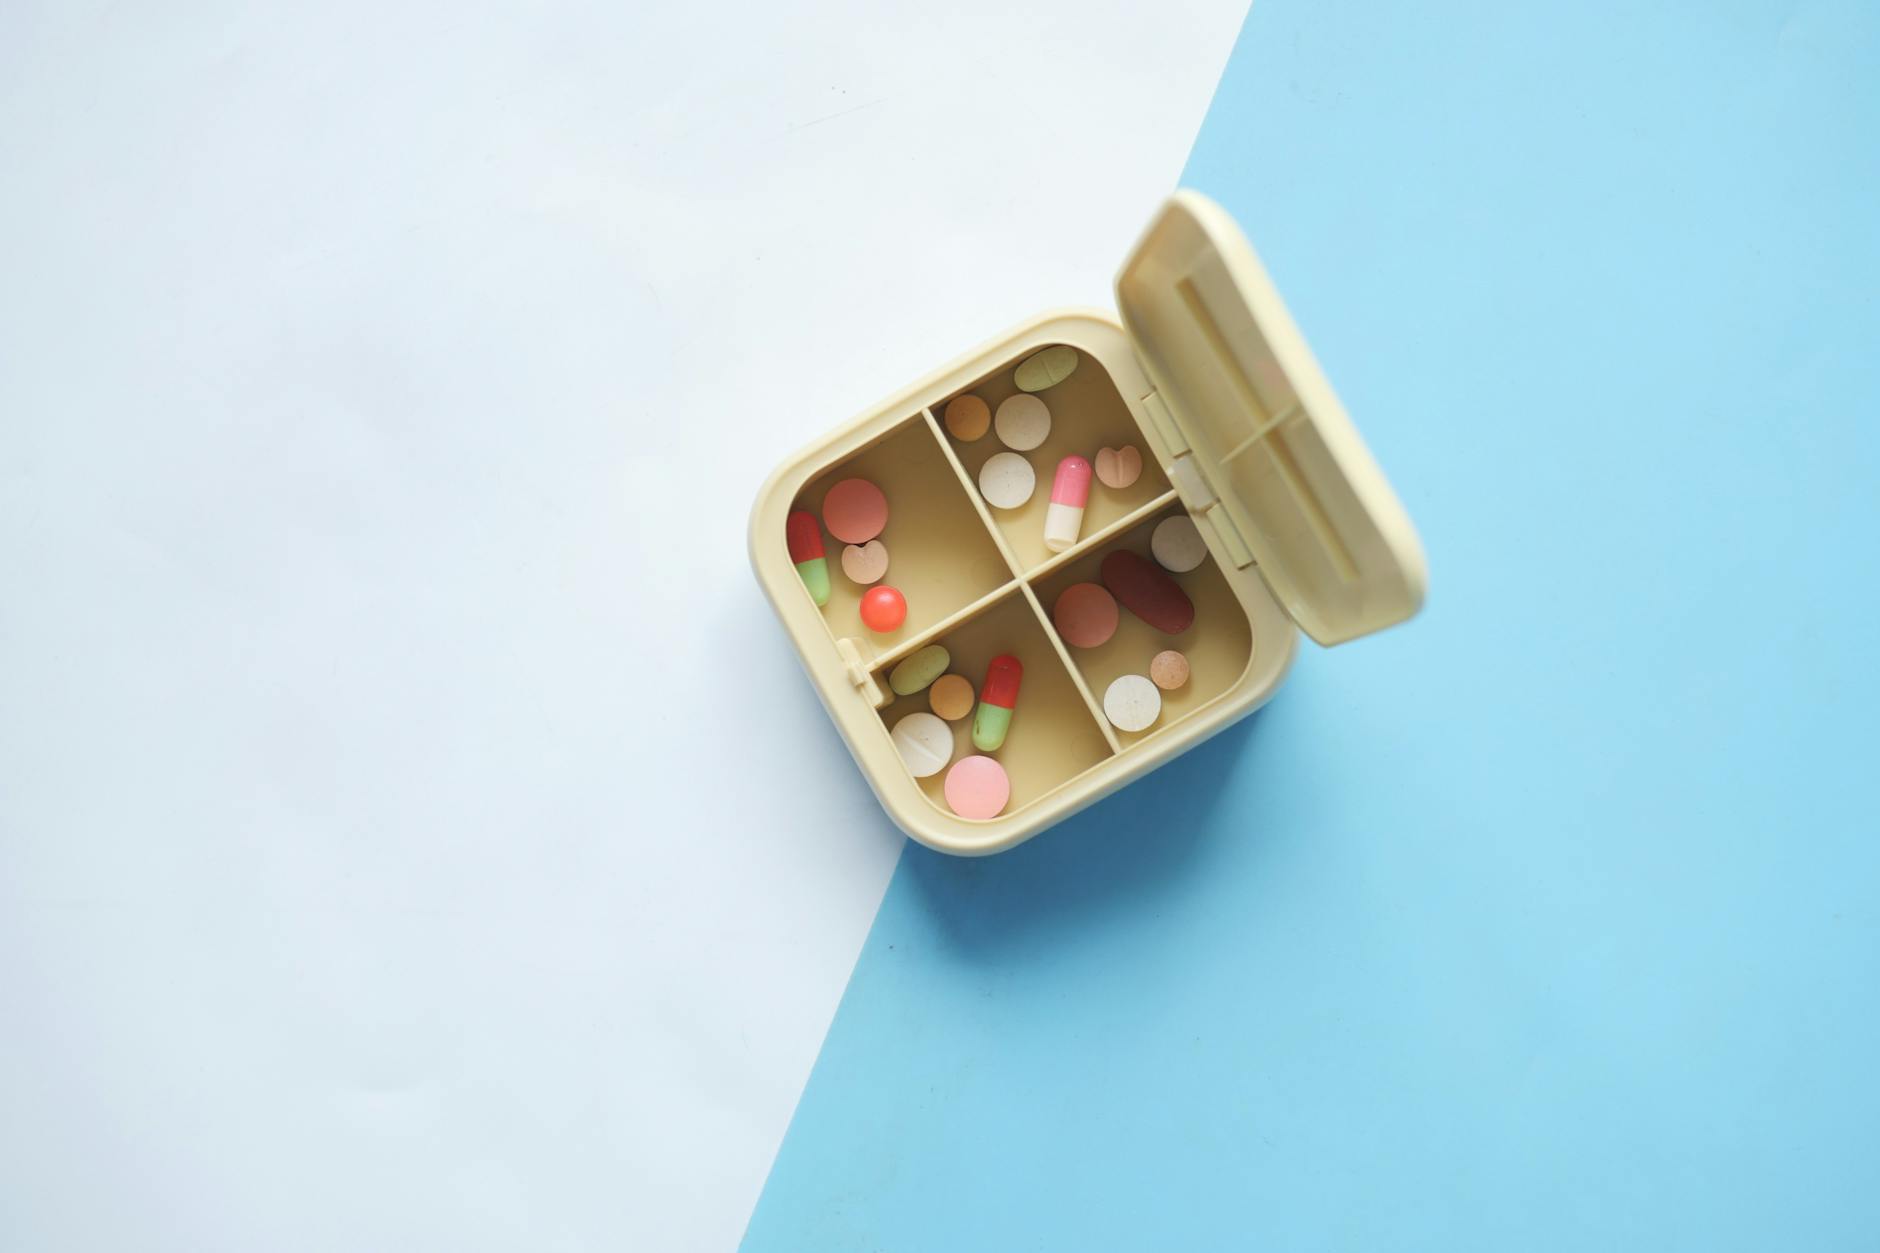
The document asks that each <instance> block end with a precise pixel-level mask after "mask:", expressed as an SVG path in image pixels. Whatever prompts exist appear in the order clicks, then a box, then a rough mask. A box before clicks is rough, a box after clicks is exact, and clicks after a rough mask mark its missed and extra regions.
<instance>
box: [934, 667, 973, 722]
mask: <svg viewBox="0 0 1880 1253" xmlns="http://www.w3.org/2000/svg"><path fill="white" fill-rule="evenodd" d="M927 703H928V704H929V705H930V706H932V707H933V711H934V712H935V713H937V714H939V715H940V716H941V717H942V718H945V719H946V720H947V721H948V722H958V721H959V720H960V719H961V718H964V717H965V716H966V715H967V714H969V713H971V712H973V683H972V680H971V679H968V678H967V677H966V676H965V675H963V674H943V675H941V676H940V677H939V678H937V679H935V680H934V681H933V686H932V687H930V688H928V689H927Z"/></svg>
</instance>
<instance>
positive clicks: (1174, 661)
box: [1149, 648, 1188, 692]
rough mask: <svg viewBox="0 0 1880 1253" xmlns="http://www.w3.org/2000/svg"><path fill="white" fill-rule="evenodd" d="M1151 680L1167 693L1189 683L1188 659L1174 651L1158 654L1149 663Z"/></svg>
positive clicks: (1169, 650)
mask: <svg viewBox="0 0 1880 1253" xmlns="http://www.w3.org/2000/svg"><path fill="white" fill-rule="evenodd" d="M1149 680H1150V682H1152V683H1154V684H1155V685H1156V686H1157V687H1159V688H1161V689H1162V690H1163V691H1165V692H1172V691H1174V690H1175V689H1176V688H1178V687H1181V686H1182V685H1183V684H1185V683H1187V682H1188V658H1186V657H1184V656H1182V655H1181V654H1180V653H1178V652H1176V651H1175V650H1174V649H1172V648H1170V649H1166V650H1164V651H1162V652H1159V653H1157V654H1156V655H1155V656H1154V658H1152V659H1151V660H1150V662H1149Z"/></svg>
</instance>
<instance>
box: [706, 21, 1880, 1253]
mask: <svg viewBox="0 0 1880 1253" xmlns="http://www.w3.org/2000/svg"><path fill="white" fill-rule="evenodd" d="M1877 64H1880V19H1877V18H1876V16H1875V15H1874V13H1873V12H1872V11H1871V10H1868V9H1864V8H1861V7H1859V6H1830V5H1805V6H1802V7H1800V8H1799V9H1797V8H1796V7H1795V6H1793V5H1788V4H1782V5H1776V4H1756V5H1739V6H1733V7H1732V8H1731V10H1730V11H1729V12H1727V13H1725V12H1721V11H1711V10H1708V9H1704V8H1701V7H1693V8H1690V9H1689V10H1688V11H1681V12H1676V13H1673V12H1662V13H1653V12H1644V11H1641V9H1640V8H1639V6H1632V5H1621V4H1604V5H1591V6H1587V5H1579V6H1564V7H1557V8H1555V7H1550V8H1549V9H1547V10H1543V9H1541V8H1539V7H1537V6H1500V7H1499V8H1497V9H1495V10H1494V11H1492V12H1491V11H1489V10H1486V9H1484V8H1483V6H1479V5H1464V4H1438V5H1436V6H1434V7H1432V6H1429V5H1423V6H1417V7H1415V8H1395V7H1391V6H1381V7H1380V6H1347V5H1335V6H1325V5H1310V6H1308V5H1303V4H1289V3H1273V4H1264V5H1260V6H1256V9H1255V11H1254V13H1253V15H1252V16H1251V18H1250V19H1249V23H1248V25H1247V27H1246V29H1245V31H1244V32H1243V35H1242V38H1241V41H1240V45H1239V47H1238V49H1237V50H1236V53H1235V55H1234V58H1233V60H1232V62H1231V64H1230V66H1229V68H1228V71H1227V74H1226V76H1225V78H1224V80H1223V82H1222V83H1221V86H1220V88H1219V91H1218V94H1217V96H1216V98H1215V101H1214V105H1213V108H1212V110H1211V112H1210V114H1209V117H1208V121H1207V123H1206V125H1205V126H1204V128H1203V130H1202V133H1201V136H1200V139H1199V141H1198V143H1197V145H1196V147H1195V150H1194V153H1193V157H1192V159H1191V161H1190V163H1189V166H1188V170H1187V174H1186V177H1185V181H1186V182H1187V183H1189V184H1190V185H1193V186H1196V187H1198V188H1200V189H1202V190H1203V191H1206V192H1209V193H1211V194H1212V195H1214V196H1215V197H1216V198H1217V199H1219V200H1221V201H1222V202H1223V203H1224V204H1225V205H1226V206H1227V207H1228V208H1229V209H1230V210H1231V211H1233V212H1234V213H1235V214H1236V215H1237V216H1238V217H1239V218H1240V219H1241V221H1242V223H1243V224H1244V225H1245V226H1246V228H1247V231H1248V233H1249V235H1250V236H1251V237H1252V239H1253V241H1254V243H1255V245H1256V246H1257V247H1259V248H1260V249H1261V250H1262V252H1263V254H1264V257H1265V260H1266V262H1267V264H1268V266H1269V268H1270V269H1271V270H1272V272H1273V274H1274V276H1275V278H1276V281H1277V282H1278V284H1279V286H1280V287H1281V289H1282V290H1283V291H1284V292H1285V294H1286V296H1287V298H1288V300H1289V302H1290V303H1291V306H1292V308H1293V311H1294V313H1295V315H1296V316H1297V318H1298V320H1299V322H1300V324H1301V326H1302V327H1303V328H1304V330H1305V333H1306V335H1307V336H1308V338H1310V339H1311V340H1312V342H1313V344H1314V346H1315V348H1316V349H1317V351H1318V354H1319V356H1320V358H1321V360H1322V361H1323V363H1324V365H1325V367H1326V370H1327V372H1328V374H1329V375H1330V376H1331V378H1332V379H1333V380H1334V382H1335V383H1336V385H1337V386H1338V387H1339V388H1340V390H1341V393H1342V395H1343V398H1344V400H1345V402H1346V404H1347V405H1348V407H1349V408H1350V410H1351V412H1352V414H1353V416H1354V418H1355V419H1356V420H1357V422H1358V424H1359V425H1360V427H1361V428H1362V429H1363V430H1364V432H1365V434H1366V436H1367V437H1368V439H1369V441H1370V443H1371V445H1372V447H1373V449H1374V450H1375V451H1376V453H1377V454H1378V457H1379V459H1380V461H1381V462H1382V463H1383V465H1384V466H1385V468H1386V470H1387V472H1388V473H1389V474H1390V475H1391V476H1392V478H1393V480H1394V482H1395V483H1396V485H1397V487H1398V488H1399V490H1400V491H1401V493H1402V494H1403V496H1404V498H1405V502H1406V504H1407V506H1408V507H1409V509H1410V511H1411V513H1412V515H1413V516H1415V517H1416V519H1417V521H1418V523H1419V526H1420V528H1421V530H1422V534H1423V537H1424V540H1425V542H1426V544H1427V546H1428V550H1429V553H1430V560H1431V574H1432V585H1431V586H1432V591H1431V599H1430V603H1429V607H1428V609H1427V611H1426V613H1425V615H1424V616H1423V618H1421V619H1420V620H1418V621H1417V622H1415V623H1413V624H1412V625H1410V626H1409V627H1407V628H1404V629H1401V630H1397V631H1393V632H1390V633H1388V634H1386V635H1384V636H1381V637H1378V638H1376V639H1373V640H1366V641H1362V642H1359V643H1357V644H1354V645H1351V646H1349V647H1347V648H1342V649H1339V650H1337V651H1335V652H1330V653H1319V652H1317V651H1316V650H1312V649H1310V648H1308V649H1307V650H1306V652H1305V654H1304V656H1303V659H1302V662H1301V664H1300V665H1299V666H1298V668H1297V669H1296V671H1295V673H1294V675H1293V677H1292V679H1291V681H1290V683H1289V685H1288V688H1287V690H1286V691H1285V692H1283V693H1282V694H1281V695H1280V697H1279V698H1278V699H1277V700H1276V702H1275V703H1274V704H1273V705H1272V706H1270V707H1269V708H1268V709H1267V710H1266V711H1265V712H1263V713H1261V714H1260V715H1258V716H1257V717H1256V718H1255V719H1254V720H1253V721H1252V722H1251V723H1248V724H1243V725H1242V726H1241V727H1239V728H1237V729H1236V730H1234V731H1232V732H1230V733H1228V734H1226V735H1224V736H1222V737H1220V738H1219V739H1217V740H1216V741H1214V742H1211V743H1209V744H1208V745H1206V746H1204V747H1203V748H1201V749H1199V750H1197V751H1195V752H1194V753H1192V754H1190V755H1189V756H1187V757H1185V758H1183V759H1182V760H1181V761H1179V762H1178V763H1176V764H1173V765H1171V766H1170V767H1168V768H1166V769H1165V770H1163V771H1161V772H1159V773H1157V774H1156V775H1154V776H1152V777H1150V778H1149V779H1147V780H1145V781H1143V782H1141V783H1138V784H1136V785H1135V786H1133V787H1131V788H1129V789H1126V790H1125V791H1124V792H1123V793H1121V794H1119V795H1118V796H1116V797H1115V798H1113V799H1111V800H1110V801H1108V802H1105V803H1104V804H1102V805H1100V806H1098V807H1096V808H1095V809H1094V810H1092V811H1089V812H1087V813H1086V814H1084V815H1082V816H1080V817H1079V818H1077V819H1074V820H1073V821H1071V822H1070V823H1068V824H1066V825H1065V826H1064V827H1063V828H1061V829H1059V830H1057V831H1055V832H1053V833H1050V834H1047V835H1046V836H1044V837H1042V838H1040V839H1038V840H1037V841H1035V842H1034V843H1032V844H1029V845H1026V846H1024V847H1021V848H1019V849H1018V850H1016V851H1015V852H1012V853H1010V854H1007V855H1004V856H1001V857H999V858H996V859H994V860H991V861H987V862H973V861H953V860H948V859H946V858H943V857H939V856H936V855H932V854H929V853H927V852H925V851H923V850H921V849H919V848H912V847H910V848H909V849H907V850H906V852H905V853H904V855H903V857H902V860H901V863H900V866H899V868H898V869H897V871H896V874H895V878H894V880H893V883H892V885H891V887H890V890H889V893H888V896H887V899H886V901H885V903H884V904H883V906H882V909H881V912H880V914H879V916H878V918H877V919H876V923H875V926H874V930H873V932H872V933H871V935H870V937H869V940H868V943H867V946H866V948H865V950H864V952H863V954H862V957H861V960H860V962H859V963H858V965H857V967H856V970H855V974H854V976H853V979H852V981H851V983H850V986H849V988H848V991H847V994H846V996H845V998H844V1000H843V1003H842V1006H841V1009H840V1011H839V1012H838V1014H837V1017H836V1021H835V1024H834V1026H833V1027H832V1029H831V1031H830V1033H829V1036H828V1039H827V1041H826V1042H825V1044H824V1047H823V1051H822V1054H821V1057H820V1058H819V1060H818V1062H817V1066H816V1069H815V1071H814V1074H813V1076H812V1079H811V1081H810V1084H809V1086H808V1089H807V1090H806V1092H805V1094H804V1096H803V1099H802V1102H801V1104H800V1105H799V1107H798V1110H797V1113H796V1116H795V1120H794V1122H793V1124H792V1126H791V1129H790V1132H789V1135H788V1137H787V1138H786V1140H785V1143H784V1147H783V1150H782V1152H781V1154H780V1155H779V1157H778V1159H777V1162H776V1164H775V1166H774V1168H773V1171H772V1173H771V1177H770V1180H769V1183H768V1185H767V1187H766V1190H765V1193H764V1196H763V1199H762V1201H761V1202H760V1204H759V1206H758V1209H757V1212H756V1214H755V1216H754V1218H753V1220H752V1222H751V1225H750V1228H749V1231H748V1233H747V1236H746V1239H745V1243H744V1247H745V1249H746V1250H747V1253H769V1251H770V1250H786V1249H787V1250H795V1249H817V1250H823V1251H825V1253H835V1251H837V1250H851V1249H853V1250H863V1249H870V1250H872V1249H891V1250H895V1251H896V1253H916V1251H920V1250H936V1251H945V1253H953V1251H957V1250H961V1249H1000V1250H1004V1249H1042V1250H1057V1249H1077V1250H1084V1251H1089V1250H1099V1249H1103V1250H1107V1249H1121V1250H1137V1249H1242V1248H1273V1249H1303V1248H1315V1249H1332V1248H1335V1249H1379V1248H1441V1249H1507V1248H1523V1249H1560V1250H1578V1249H1584V1248H1589V1247H1622V1248H1669V1247H1701V1248H1712V1249H1735V1248H1742V1249H1754V1248H1773V1247H1810V1248H1847V1247H1854V1246H1856V1245H1859V1244H1861V1243H1862V1242H1864V1241H1865V1240H1866V1239H1868V1238H1869V1237H1870V1235H1871V1232H1872V1231H1873V1230H1874V1228H1875V1226H1876V1224H1880V1199H1877V1194H1876V1193H1875V1192H1874V1190H1873V1189H1872V1188H1871V1187H1870V1186H1868V1185H1869V1183H1870V1182H1871V1181H1870V1179H1869V1175H1870V1173H1871V1171H1870V1164H1871V1161H1872V1157H1873V1153H1872V1128H1873V1126H1874V1125H1875V1120H1876V1117H1877V1116H1880V1072H1876V1070H1875V1069H1874V1067H1873V1066H1872V1065H1871V1059H1872V1058H1873V1057H1874V1056H1875V1055H1876V1053H1880V1018H1876V1011H1875V1009H1874V1000H1873V997H1872V995H1871V991H1872V988H1873V987H1874V986H1875V980H1876V978H1877V977H1880V966H1877V964H1876V953H1880V911H1876V909H1875V907H1874V904H1873V892H1872V885H1873V883H1874V882H1875V881H1876V877H1877V876H1880V844H1876V843H1875V841H1874V840H1873V839H1872V838H1871V837H1872V833H1873V830H1874V819H1873V810H1872V800H1871V795H1870V792H1871V789H1870V788H1869V787H1868V785H1867V782H1866V780H1867V779H1868V778H1869V777H1870V776H1871V761H1870V757H1871V746H1872V743H1873V738H1874V737H1873V717H1874V715H1873V710H1874V709H1876V708H1880V666H1877V665H1876V664H1875V663H1874V659H1873V655H1872V651H1871V647H1872V645H1871V635H1872V632H1871V630H1870V629H1868V626H1867V624H1868V623H1870V622H1871V621H1872V620H1873V619H1874V617H1875V613H1876V610H1880V594H1877V593H1876V583H1875V580H1874V578H1873V577H1872V576H1873V565H1874V561H1873V554H1874V553H1875V552H1876V551H1880V513H1876V511H1875V509H1874V507H1873V484H1874V483H1875V482H1876V481H1880V435H1876V427H1875V425H1874V423H1873V422H1872V417H1873V415H1874V414H1875V413H1876V411H1880V363H1877V362H1880V359H1877V358H1876V356H1875V354H1874V351H1873V348H1874V345H1875V344H1876V343H1880V305H1876V304H1875V302H1874V299H1873V293H1874V291H1875V290H1880V236H1877V235H1876V233H1875V231H1874V229H1873V219H1872V206H1873V205H1874V204H1875V203H1880V157H1877V156H1876V154H1877V153H1880V144H1876V142H1875V140H1876V134H1880V73H1875V66H1876V65H1877ZM1122 247H1123V241H1119V248H1118V251H1119V254H1120V252H1121V249H1122ZM1772 414H1775V415H1780V419H1781V420H1780V421H1779V422H1778V423H1775V424H1773V425H1772V424H1771V422H1770V421H1769V419H1770V416H1771V415H1772Z"/></svg>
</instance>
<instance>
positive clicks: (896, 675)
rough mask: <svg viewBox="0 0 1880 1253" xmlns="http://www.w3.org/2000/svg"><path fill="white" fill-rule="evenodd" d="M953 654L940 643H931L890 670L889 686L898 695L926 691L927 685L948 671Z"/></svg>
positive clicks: (909, 694) (910, 694)
mask: <svg viewBox="0 0 1880 1253" xmlns="http://www.w3.org/2000/svg"><path fill="white" fill-rule="evenodd" d="M952 661H953V656H952V654H950V653H948V652H947V650H946V649H944V648H942V647H941V646H940V645H938V644H929V645H927V647H925V648H923V649H921V650H920V651H919V652H917V653H914V654H913V655H911V656H909V657H908V658H907V659H906V660H904V661H902V662H901V664H900V665H898V666H896V667H895V668H894V669H892V670H890V671H889V672H888V686H889V687H891V688H893V689H894V694H895V695H896V696H912V695H913V694H914V693H915V692H924V691H926V690H927V685H928V684H929V683H932V682H933V681H934V680H935V679H937V678H939V677H940V676H941V675H943V674H945V673H946V672H947V666H948V665H949V664H950V663H951V662H952Z"/></svg>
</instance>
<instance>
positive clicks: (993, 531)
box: [920, 406, 1025, 579]
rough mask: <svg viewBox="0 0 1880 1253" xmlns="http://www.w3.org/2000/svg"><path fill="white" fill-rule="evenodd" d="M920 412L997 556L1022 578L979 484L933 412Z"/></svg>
mask: <svg viewBox="0 0 1880 1253" xmlns="http://www.w3.org/2000/svg"><path fill="white" fill-rule="evenodd" d="M920 412H921V416H922V417H924V418H926V419H927V431H928V433H929V434H931V435H932V436H933V437H934V440H935V441H936V442H937V443H938V444H939V445H940V451H941V452H943V453H945V454H946V458H947V464H948V465H950V466H952V467H953V473H954V474H956V475H958V476H959V480H960V486H961V487H962V488H964V489H965V491H966V499H968V500H970V501H972V502H973V510H974V512H976V513H977V514H978V515H979V521H980V522H981V524H983V525H984V526H985V528H986V532H987V534H989V535H991V536H992V542H993V543H994V544H996V545H998V548H999V555H1000V556H1001V557H1004V558H1005V565H1006V568H1007V569H1009V570H1010V571H1011V572H1012V577H1013V578H1015V579H1022V578H1024V577H1025V568H1024V567H1023V566H1022V565H1020V564H1019V560H1018V556H1017V554H1015V553H1014V552H1013V551H1012V548H1011V545H1009V544H1007V543H1006V542H1005V532H1004V531H1001V530H1000V529H999V524H998V523H997V522H994V521H993V520H992V511H991V510H990V509H988V508H986V502H985V499H984V498H983V497H981V496H980V494H979V484H977V483H975V482H973V476H972V475H970V474H968V473H966V465H965V463H963V462H962V461H961V460H960V455H959V453H957V452H955V451H954V450H953V441H952V440H950V439H948V438H947V433H946V432H945V431H944V430H942V429H941V427H940V419H938V418H936V417H934V416H933V410H932V409H929V408H926V407H925V406H923V407H922V408H921V411H920Z"/></svg>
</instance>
